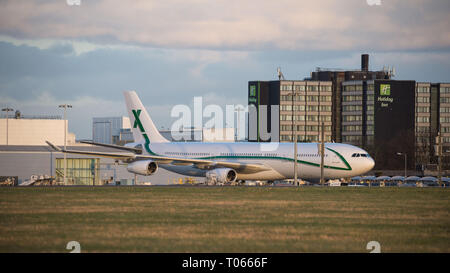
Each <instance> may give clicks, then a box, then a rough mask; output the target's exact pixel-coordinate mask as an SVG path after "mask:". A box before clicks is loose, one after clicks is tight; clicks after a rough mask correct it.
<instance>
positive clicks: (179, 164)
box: [47, 91, 375, 183]
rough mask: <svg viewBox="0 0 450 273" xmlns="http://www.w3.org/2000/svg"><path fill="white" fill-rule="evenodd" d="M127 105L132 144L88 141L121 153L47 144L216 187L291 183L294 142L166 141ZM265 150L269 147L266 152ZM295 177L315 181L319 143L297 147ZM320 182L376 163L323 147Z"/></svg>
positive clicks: (356, 152) (138, 108) (142, 113)
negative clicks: (211, 182) (207, 180)
mask: <svg viewBox="0 0 450 273" xmlns="http://www.w3.org/2000/svg"><path fill="white" fill-rule="evenodd" d="M124 96H125V102H126V106H127V110H128V115H129V117H130V121H131V124H133V128H132V133H133V138H134V141H135V142H134V143H128V144H126V145H125V146H119V145H114V144H103V143H95V142H87V141H84V143H89V144H92V145H97V146H104V147H110V148H116V149H119V150H121V151H123V152H117V153H111V152H95V151H77V150H65V149H62V148H59V147H57V146H55V145H53V144H52V143H50V142H48V141H47V144H48V145H49V146H51V147H52V148H53V149H54V150H56V151H59V152H63V153H71V154H82V155H92V156H100V157H107V158H113V159H115V160H121V161H122V162H124V163H127V164H128V165H127V170H128V171H129V172H131V173H134V174H139V175H146V176H147V175H152V174H155V173H156V172H157V171H158V168H159V167H161V168H163V169H166V170H168V171H171V172H175V173H178V174H181V175H186V176H196V177H206V178H214V179H215V180H216V181H217V182H220V183H227V182H228V183H229V182H235V181H237V180H243V181H245V180H261V181H275V180H287V179H293V178H294V162H295V159H294V151H293V150H294V147H293V143H278V142H277V143H258V142H236V143H212V142H211V143H204V142H169V141H168V140H167V139H166V138H164V137H163V136H162V135H161V134H160V133H159V131H158V130H157V128H156V126H155V124H154V123H153V121H152V119H151V118H150V116H149V114H148V112H147V111H146V109H145V108H144V106H143V104H142V102H141V100H140V99H139V97H138V95H137V94H136V92H135V91H125V92H124ZM263 145H272V147H274V148H273V149H271V150H270V149H267V147H266V146H263ZM297 145H298V146H297V151H298V152H297V173H298V178H299V179H303V180H307V181H317V180H318V179H320V173H321V168H320V166H321V152H320V143H298V144H297ZM324 151H325V152H324V166H323V170H324V178H325V179H336V178H346V177H353V176H359V175H362V174H364V173H366V172H368V171H370V170H371V169H372V168H373V167H374V165H375V161H374V160H373V159H372V157H371V156H370V155H369V154H368V153H367V152H366V151H364V150H363V149H361V148H359V147H356V146H353V145H349V144H342V143H324Z"/></svg>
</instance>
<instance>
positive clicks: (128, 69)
mask: <svg viewBox="0 0 450 273" xmlns="http://www.w3.org/2000/svg"><path fill="white" fill-rule="evenodd" d="M76 2H77V0H27V1H21V0H19V1H18V0H12V1H9V0H0V107H2V108H4V107H11V108H13V109H15V110H20V111H21V112H22V114H24V115H62V114H63V112H62V110H61V109H59V108H58V105H60V104H64V103H68V104H71V105H73V108H72V109H70V110H68V120H69V130H70V131H71V132H74V133H75V134H76V136H77V139H91V138H92V118H93V117H107V116H122V115H126V109H125V104H124V99H123V94H122V92H123V91H125V90H136V92H137V93H138V95H139V96H140V98H141V100H142V101H143V103H144V105H145V106H146V108H147V110H148V111H149V113H150V115H151V116H152V118H153V120H154V121H155V123H156V125H157V127H158V128H161V127H164V128H169V127H170V126H171V124H172V123H173V122H175V120H176V118H174V117H171V116H170V113H171V109H172V108H173V107H174V106H175V105H178V104H184V105H192V104H193V100H194V97H202V98H203V104H204V105H208V104H217V105H219V106H222V107H223V109H225V105H227V104H243V105H245V104H246V103H247V88H248V87H247V86H248V81H252V80H275V79H277V68H278V67H280V68H281V70H282V72H283V74H284V76H285V77H286V79H290V80H302V79H304V78H305V77H308V76H309V75H310V73H311V72H312V71H314V70H315V69H316V67H324V68H344V69H358V68H360V61H361V57H360V56H361V54H363V53H368V54H370V66H369V68H370V69H371V70H381V69H382V68H383V66H391V67H395V71H396V75H395V77H394V79H397V80H416V81H425V82H450V19H449V18H450V17H449V16H448V14H449V12H450V1H448V0H423V1H422V0H390V1H388V0H381V1H378V0H346V1H331V0H318V1H299V0H294V1H290V0H286V1H285V0H279V1H261V0H249V1H245V0H239V1H234V0H227V1H221V0H217V1H209V0H191V1H181V0H180V1H171V0H166V1H150V0H145V1H143V0H142V1H141V0H134V1H119V0H108V1H106V0H90V1H88V0H80V1H79V2H80V5H74V3H76ZM376 3H378V4H379V5H377V4H376ZM370 4H371V5H370ZM206 121H207V120H206V119H205V122H206Z"/></svg>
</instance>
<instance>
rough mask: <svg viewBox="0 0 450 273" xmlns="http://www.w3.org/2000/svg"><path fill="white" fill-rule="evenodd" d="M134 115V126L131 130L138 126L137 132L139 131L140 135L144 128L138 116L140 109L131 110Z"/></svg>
mask: <svg viewBox="0 0 450 273" xmlns="http://www.w3.org/2000/svg"><path fill="white" fill-rule="evenodd" d="M131 111H132V112H133V115H134V125H133V128H136V127H138V126H139V130H141V132H142V133H144V132H145V131H144V126H142V123H141V120H140V119H139V115H141V109H139V110H131Z"/></svg>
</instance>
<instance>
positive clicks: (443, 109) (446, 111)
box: [439, 107, 450, 113]
mask: <svg viewBox="0 0 450 273" xmlns="http://www.w3.org/2000/svg"><path fill="white" fill-rule="evenodd" d="M439 112H441V113H450V107H441V108H439Z"/></svg>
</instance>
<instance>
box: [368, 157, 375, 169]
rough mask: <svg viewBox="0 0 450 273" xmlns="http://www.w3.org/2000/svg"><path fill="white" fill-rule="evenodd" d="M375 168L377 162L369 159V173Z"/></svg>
mask: <svg viewBox="0 0 450 273" xmlns="http://www.w3.org/2000/svg"><path fill="white" fill-rule="evenodd" d="M373 167H375V160H373V159H372V158H369V166H368V168H369V170H368V171H370V170H372V169H373Z"/></svg>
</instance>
